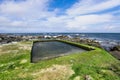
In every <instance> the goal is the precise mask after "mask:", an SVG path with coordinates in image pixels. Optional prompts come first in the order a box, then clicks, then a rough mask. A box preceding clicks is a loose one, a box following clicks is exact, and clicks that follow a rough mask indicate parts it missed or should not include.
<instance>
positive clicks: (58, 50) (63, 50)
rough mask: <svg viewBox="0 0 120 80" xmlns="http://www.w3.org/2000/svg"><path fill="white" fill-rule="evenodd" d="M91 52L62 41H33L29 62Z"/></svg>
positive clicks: (84, 47)
mask: <svg viewBox="0 0 120 80" xmlns="http://www.w3.org/2000/svg"><path fill="white" fill-rule="evenodd" d="M89 50H92V48H90V47H86V46H83V45H79V44H76V43H73V42H69V41H63V40H42V41H34V42H33V46H32V51H31V62H33V63H34V62H38V61H40V60H44V59H50V58H55V57H59V56H64V55H68V54H73V53H81V52H85V51H89Z"/></svg>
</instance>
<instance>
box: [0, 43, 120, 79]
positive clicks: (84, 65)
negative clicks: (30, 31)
mask: <svg viewBox="0 0 120 80" xmlns="http://www.w3.org/2000/svg"><path fill="white" fill-rule="evenodd" d="M78 45H79V44H78ZM31 46H32V42H30V41H28V42H18V43H15V44H8V45H2V46H0V80H75V79H76V80H79V79H80V80H85V78H90V79H92V80H120V78H119V76H120V67H119V66H120V61H118V60H117V59H115V58H114V57H112V56H111V55H110V54H109V53H107V52H106V51H104V50H102V49H99V48H96V49H95V50H92V51H87V52H84V53H81V54H79V53H75V54H70V55H68V56H63V57H59V58H54V59H50V60H44V61H40V62H38V63H30V52H31Z"/></svg>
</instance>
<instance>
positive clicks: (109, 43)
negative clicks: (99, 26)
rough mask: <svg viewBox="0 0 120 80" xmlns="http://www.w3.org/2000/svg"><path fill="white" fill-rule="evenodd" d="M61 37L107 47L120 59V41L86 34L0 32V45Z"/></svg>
mask: <svg viewBox="0 0 120 80" xmlns="http://www.w3.org/2000/svg"><path fill="white" fill-rule="evenodd" d="M44 39H61V40H67V41H72V42H77V43H82V44H87V45H90V46H95V47H99V48H102V49H105V50H106V51H108V52H109V53H110V54H112V55H113V56H114V57H116V58H117V59H120V41H119V40H109V39H101V38H95V37H91V38H90V37H89V36H88V35H85V34H73V33H71V34H60V33H59V34H55V33H54V34H36V35H35V34H34V35H32V34H26V35H24V34H16V35H15V34H0V45H7V44H14V43H17V42H20V41H32V40H44Z"/></svg>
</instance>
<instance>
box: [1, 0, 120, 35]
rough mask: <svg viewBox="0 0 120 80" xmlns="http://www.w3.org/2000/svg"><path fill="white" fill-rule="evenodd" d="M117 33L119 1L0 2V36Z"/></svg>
mask: <svg viewBox="0 0 120 80" xmlns="http://www.w3.org/2000/svg"><path fill="white" fill-rule="evenodd" d="M42 32H79V33H81V32H85V33H86V32H92V33H96V32H98V33H99V32H100V33H120V0H0V33H42Z"/></svg>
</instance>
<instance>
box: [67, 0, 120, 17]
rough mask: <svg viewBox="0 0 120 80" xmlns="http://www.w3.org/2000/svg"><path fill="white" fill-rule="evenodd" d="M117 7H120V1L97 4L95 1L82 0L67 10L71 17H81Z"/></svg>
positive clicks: (108, 0)
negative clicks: (81, 15)
mask: <svg viewBox="0 0 120 80" xmlns="http://www.w3.org/2000/svg"><path fill="white" fill-rule="evenodd" d="M116 6H120V0H105V1H103V2H102V1H101V2H98V3H96V2H95V1H94V0H82V1H79V2H78V3H76V4H74V5H73V6H72V7H71V8H70V9H68V10H67V14H69V15H80V14H88V13H94V12H99V11H103V10H106V9H110V8H113V7H116Z"/></svg>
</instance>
